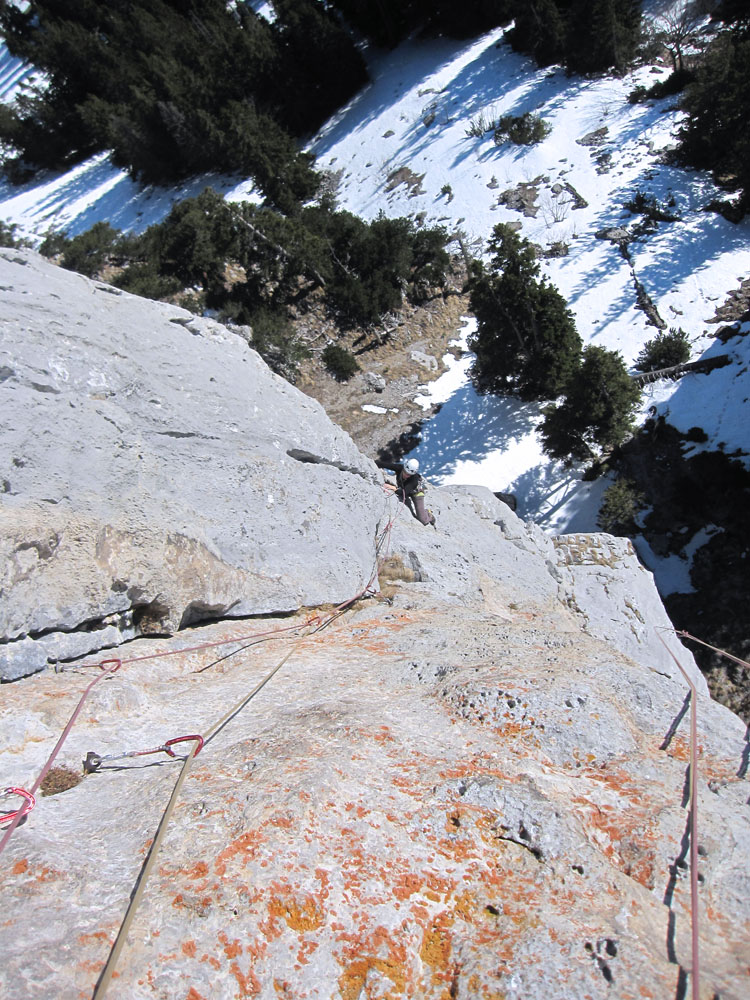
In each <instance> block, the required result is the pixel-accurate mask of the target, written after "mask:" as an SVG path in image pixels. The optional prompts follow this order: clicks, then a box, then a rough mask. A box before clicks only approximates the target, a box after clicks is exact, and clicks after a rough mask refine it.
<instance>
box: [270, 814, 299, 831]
mask: <svg viewBox="0 0 750 1000" xmlns="http://www.w3.org/2000/svg"><path fill="white" fill-rule="evenodd" d="M294 823H295V821H294V819H292V817H291V816H290V815H289V813H280V812H277V813H274V814H273V816H271V817H270V818H269V820H268V825H269V826H275V827H278V828H279V829H280V830H291V829H292V827H293V826H294Z"/></svg>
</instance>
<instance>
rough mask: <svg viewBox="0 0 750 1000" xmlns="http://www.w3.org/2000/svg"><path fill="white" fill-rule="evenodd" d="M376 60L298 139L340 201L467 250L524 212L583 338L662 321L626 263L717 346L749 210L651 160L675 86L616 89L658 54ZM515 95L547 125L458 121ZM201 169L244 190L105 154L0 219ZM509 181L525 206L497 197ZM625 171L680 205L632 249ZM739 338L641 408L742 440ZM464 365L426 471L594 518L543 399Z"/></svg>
mask: <svg viewBox="0 0 750 1000" xmlns="http://www.w3.org/2000/svg"><path fill="white" fill-rule="evenodd" d="M370 63H371V74H372V78H373V82H372V83H371V84H370V85H369V86H368V87H367V88H366V89H365V90H364V91H363V92H362V93H360V94H359V95H358V96H357V97H356V98H355V99H354V100H353V101H352V102H351V103H350V105H349V106H348V107H346V108H344V109H342V111H341V112H340V113H339V114H338V115H336V116H335V118H334V119H332V120H331V121H330V122H329V123H327V125H326V126H325V127H324V128H323V129H322V130H321V132H320V133H319V134H318V135H317V136H315V137H314V139H313V140H312V141H311V143H310V149H311V150H312V151H313V152H314V153H315V154H316V156H317V157H318V165H319V167H320V168H321V169H324V170H328V171H330V172H331V173H332V174H333V175H337V176H338V198H339V204H340V206H341V207H342V208H346V209H348V210H350V211H352V212H355V213H357V214H358V215H361V216H363V217H365V218H373V217H375V216H376V215H377V214H378V213H379V212H381V211H383V212H385V213H386V214H387V215H389V216H396V215H409V216H411V217H413V218H415V219H417V220H420V221H423V222H424V223H425V224H440V225H443V226H445V227H446V228H447V229H448V230H449V231H450V232H452V233H455V234H457V235H458V234H460V235H461V238H462V239H463V240H464V241H465V242H466V243H468V244H469V245H470V246H471V247H472V249H473V250H474V251H475V252H477V253H479V252H481V250H482V246H483V242H484V241H485V240H486V238H487V236H488V235H489V234H490V233H491V231H492V228H493V226H494V225H495V224H496V223H498V222H516V223H520V224H521V225H522V230H521V232H522V235H524V236H526V237H527V238H529V239H531V240H533V241H534V242H535V243H537V244H539V245H540V246H541V247H546V246H548V245H550V244H552V243H565V244H566V245H567V246H568V254H567V256H564V257H559V258H554V259H546V260H545V261H543V271H544V273H545V274H547V275H548V277H549V278H550V280H551V281H552V282H554V284H555V285H556V286H557V287H558V288H559V289H560V291H561V292H562V294H563V295H564V296H565V298H566V299H567V301H568V303H569V305H570V308H571V309H572V311H573V313H574V315H575V317H576V322H577V325H578V329H579V332H580V334H581V337H582V338H583V340H584V343H587V344H597V345H601V346H604V347H607V348H610V349H616V350H619V351H620V352H621V353H622V355H623V357H624V358H625V360H626V362H627V363H628V364H631V363H632V362H633V360H634V358H635V357H636V356H637V354H638V353H639V351H640V349H641V347H642V346H643V344H644V343H645V342H646V341H647V340H649V339H651V338H652V337H653V336H654V335H655V333H656V328H655V327H654V326H653V325H650V324H649V322H648V318H647V316H646V314H645V313H644V312H643V311H642V310H640V309H639V308H638V307H637V304H636V289H635V281H634V279H635V278H637V279H638V281H639V282H640V283H641V284H642V285H643V287H644V288H645V290H646V292H647V293H648V295H649V296H650V297H651V299H652V300H653V303H654V305H655V307H656V309H657V311H658V313H659V315H660V316H661V318H662V319H663V321H664V323H665V324H666V325H667V326H679V327H681V328H682V329H683V330H685V331H686V332H687V333H688V334H689V336H690V340H691V342H692V345H693V360H695V359H697V358H699V357H702V356H704V355H711V354H713V353H716V352H717V350H718V348H717V346H716V342H715V340H714V333H715V331H716V329H717V327H718V326H719V325H720V324H718V323H717V320H716V316H715V310H716V308H717V307H718V306H719V305H721V304H722V303H723V302H724V300H725V298H726V296H727V294H728V293H729V292H730V291H731V290H733V289H735V288H736V287H737V285H738V282H739V281H740V280H741V279H744V278H746V277H748V276H750V219H745V220H744V221H743V222H741V223H740V224H738V225H733V224H732V223H730V222H728V221H726V220H725V219H724V218H722V217H721V216H720V215H717V214H715V213H713V212H707V211H705V207H706V205H707V204H708V203H709V202H710V201H711V200H712V199H713V198H716V197H720V196H721V192H719V191H718V190H717V189H716V188H715V187H714V185H713V184H712V182H711V180H710V178H708V177H707V176H706V175H705V174H702V173H698V172H691V171H685V170H680V169H677V168H675V167H673V166H668V165H666V164H665V163H664V162H663V159H662V156H661V154H662V153H663V151H664V150H665V149H666V148H668V147H669V146H670V145H673V144H674V142H675V135H676V131H677V128H678V127H679V123H680V117H681V115H680V112H678V111H677V110H675V108H674V107H673V102H672V101H670V100H665V101H660V102H649V103H648V104H636V105H631V104H629V103H628V100H627V97H628V94H629V93H630V91H631V90H632V89H633V88H634V87H635V86H636V85H638V84H650V83H652V82H654V81H655V80H657V79H659V78H661V77H663V76H665V75H666V74H667V72H668V69H667V68H665V67H649V66H644V67H641V68H639V69H637V70H636V71H634V72H633V73H631V74H629V75H627V76H625V77H623V78H621V79H615V78H610V77H602V78H597V79H583V78H579V77H567V76H566V75H565V74H564V72H563V71H562V70H560V69H554V68H548V69H544V70H540V69H538V68H537V67H536V66H535V65H534V64H533V63H532V62H531V61H530V60H529V59H527V58H525V57H523V56H520V55H518V54H517V53H514V52H512V51H511V49H510V47H509V46H508V45H507V44H506V43H505V41H504V35H503V31H502V29H498V30H496V31H493V32H490V33H488V34H486V35H484V36H482V37H480V38H478V39H475V40H473V41H469V42H458V41H450V40H446V39H438V40H434V41H429V42H425V41H419V42H417V41H411V42H407V43H405V44H404V45H402V46H400V47H399V48H398V49H396V50H395V51H393V52H390V53H386V54H383V53H375V54H372V55H371V58H370ZM0 69H3V70H7V71H6V72H2V74H0V79H2V80H4V81H5V83H6V99H7V95H9V94H10V93H12V91H13V90H14V89H15V87H16V86H17V85H18V81H19V79H20V78H21V76H22V74H21V71H20V68H19V67H18V66H13V65H12V61H9V60H8V57H7V54H6V59H5V62H3V63H2V66H1V67H0ZM526 111H531V112H534V113H536V114H538V115H540V116H541V117H542V118H543V119H544V120H545V121H546V122H547V123H548V124H549V125H550V126H551V131H550V133H549V135H548V137H547V138H546V139H545V140H544V141H543V142H541V143H540V144H538V145H536V146H531V147H525V146H515V145H512V144H510V143H506V144H504V145H501V146H496V145H495V144H494V142H493V139H492V132H491V131H486V132H485V133H484V134H483V135H482V136H480V137H476V136H474V137H472V136H469V135H468V134H467V133H468V132H469V130H470V129H472V125H474V126H477V125H478V124H479V123H480V122H482V121H483V122H484V123H489V122H490V121H492V120H496V119H497V118H499V117H500V116H502V115H507V114H512V115H520V114H522V113H524V112H526ZM474 131H476V128H474ZM206 184H211V185H213V186H214V187H216V188H217V189H218V190H220V191H223V192H224V194H225V196H226V197H228V198H231V199H240V198H245V197H252V186H251V184H249V183H248V182H243V181H238V179H237V178H226V177H219V176H208V177H201V178H197V179H196V180H195V181H193V182H191V183H190V184H185V185H182V186H181V187H179V188H176V189H169V190H166V189H161V190H160V189H154V188H148V189H145V190H142V189H140V188H138V186H137V185H135V184H134V183H133V182H132V181H131V180H129V179H128V178H127V177H126V176H125V175H124V174H123V173H122V172H120V171H118V170H116V169H115V168H113V167H112V166H111V164H109V163H108V161H107V158H106V156H99V157H96V158H94V159H92V160H90V161H89V162H87V163H85V164H82V165H80V166H78V167H76V168H75V169H73V170H71V171H70V172H68V173H67V174H64V175H60V176H47V177H44V178H38V179H37V180H35V181H34V182H33V183H30V184H28V185H25V186H24V187H23V188H21V189H15V188H11V187H9V186H8V185H7V183H3V184H2V185H1V186H0V219H3V220H5V221H8V222H15V223H17V224H18V225H19V227H20V229H21V231H22V232H23V233H25V234H26V235H28V236H30V237H32V238H35V239H37V240H38V239H39V238H41V235H42V234H43V233H44V232H45V231H46V230H47V229H49V228H51V227H54V228H65V229H67V230H68V233H69V234H70V235H74V234H76V233H79V232H82V231H84V230H85V229H87V228H88V227H89V226H91V225H92V224H93V223H94V222H96V221H97V220H100V219H105V220H107V221H109V222H110V223H111V224H112V225H115V226H117V227H119V228H122V229H127V230H136V231H140V230H142V229H143V228H145V226H146V225H148V224H150V223H152V222H154V221H158V220H159V219H161V218H162V217H163V216H164V214H165V213H166V212H167V211H168V210H169V208H170V206H171V204H172V203H173V202H174V201H175V200H178V199H180V198H183V197H187V196H191V195H194V194H196V193H197V192H198V191H200V190H201V189H202V188H203V187H204V186H206ZM519 185H526V188H525V193H526V195H527V202H528V203H530V205H531V207H530V209H528V210H527V211H528V212H530V213H533V214H523V213H522V212H521V211H519V210H515V209H513V208H509V207H508V206H507V205H506V204H503V203H502V196H503V193H504V192H506V191H509V190H513V189H516V188H518V186H519ZM532 189H533V190H532ZM636 191H641V192H643V193H645V194H647V195H653V196H654V197H656V198H657V199H658V201H659V202H660V203H667V202H670V203H671V204H672V211H673V212H674V213H675V214H676V215H677V216H678V217H679V219H678V221H674V222H670V223H667V222H662V223H659V224H658V227H657V229H656V230H655V231H653V232H651V233H649V234H647V235H643V236H641V237H639V238H638V239H636V240H635V241H634V242H631V243H630V246H629V251H630V256H631V260H630V261H628V260H626V259H625V257H624V256H623V255H622V254H621V253H620V250H619V248H618V246H617V245H616V244H614V243H613V242H611V241H608V240H606V239H601V238H597V236H596V233H597V232H601V231H602V230H606V229H608V228H612V227H632V226H633V225H634V224H635V223H636V222H637V221H638V218H639V217H638V216H636V215H633V214H632V213H630V212H629V211H627V210H626V209H625V208H624V204H625V203H626V202H627V201H629V200H630V199H631V198H632V197H633V195H634V194H635V193H636ZM464 332H465V331H464ZM458 335H459V331H457V336H458ZM749 339H750V338H744V340H743V339H740V338H736V339H735V340H733V341H730V343H729V344H727V345H719V347H720V349H721V352H722V353H729V354H730V355H731V356H732V357H733V359H734V360H735V361H736V362H737V364H735V365H733V366H731V367H727V368H724V369H721V370H719V371H717V372H714V373H712V374H711V375H710V376H705V375H704V376H692V377H690V378H688V379H683V380H682V381H680V382H678V383H671V382H669V383H657V384H656V385H654V386H650V387H648V388H647V389H646V391H645V393H644V401H643V410H644V413H645V412H646V411H648V410H649V409H650V408H651V407H656V411H657V412H659V413H664V414H665V415H667V416H668V419H669V420H670V421H671V422H673V423H674V424H675V426H677V427H678V428H679V429H680V430H687V429H688V428H689V427H692V426H694V425H699V426H701V427H702V428H703V429H704V430H705V432H706V434H707V435H708V441H707V443H706V447H712V448H713V447H717V446H719V444H721V445H722V447H723V448H724V449H725V450H726V451H727V452H728V453H735V452H740V453H741V454H742V455H743V457H744V458H745V459H746V460H747V456H748V451H749V449H748V438H747V431H746V427H747V425H748V399H747V396H748V392H747V390H745V389H744V386H743V383H744V380H746V379H747V375H746V371H747V365H748V362H749V361H750V357H748V354H750V343H747V341H748V340H749ZM467 367H468V365H467V363H466V360H464V361H463V362H459V366H458V368H456V369H455V370H454V371H452V372H451V373H449V376H446V377H445V379H444V380H443V381H441V382H440V383H438V384H437V385H435V386H434V387H433V389H432V391H433V392H437V393H440V394H441V395H440V399H441V401H442V402H443V403H444V406H443V408H442V410H441V412H440V413H439V414H438V415H437V416H436V417H434V418H432V420H431V421H429V423H428V424H427V425H426V427H425V432H424V438H423V442H422V444H421V445H420V446H419V449H418V455H419V457H420V458H422V460H423V463H424V467H425V469H426V471H427V472H428V474H429V475H430V477H431V478H432V479H433V480H435V481H437V482H443V483H447V482H458V481H460V482H474V483H481V484H483V485H488V486H491V487H492V488H493V489H502V490H513V491H514V492H515V493H516V494H517V495H518V496H519V500H520V502H521V507H520V510H521V512H522V513H524V514H525V516H528V517H532V518H534V519H535V520H537V521H539V522H540V523H542V524H544V526H545V527H547V528H549V529H551V530H556V531H565V530H585V529H590V528H593V527H594V521H595V513H596V507H597V504H598V500H599V497H600V495H601V492H602V489H603V487H604V486H605V485H606V483H601V482H600V483H596V484H593V485H591V484H588V485H584V484H581V483H580V482H579V480H578V478H577V475H576V474H575V473H571V472H570V471H565V470H563V469H562V468H561V467H559V466H556V465H550V463H549V462H548V461H547V460H546V459H545V458H544V457H543V456H542V454H541V450H540V447H539V442H538V439H537V437H536V435H535V433H534V429H535V427H536V425H537V424H538V422H539V408H538V407H532V406H528V405H521V404H518V403H516V402H514V401H512V400H500V399H488V398H478V397H477V396H476V395H475V394H474V392H473V390H472V388H471V386H470V385H469V384H468V381H467V379H466V374H465V372H466V368H467Z"/></svg>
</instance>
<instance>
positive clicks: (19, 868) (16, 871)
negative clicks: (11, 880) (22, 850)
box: [11, 858, 29, 875]
mask: <svg viewBox="0 0 750 1000" xmlns="http://www.w3.org/2000/svg"><path fill="white" fill-rule="evenodd" d="M28 870H29V862H28V859H27V858H22V859H21V860H20V861H16V863H15V864H14V865H13V867H12V868H11V872H12V873H13V875H24V874H25V873H26V872H27V871H28Z"/></svg>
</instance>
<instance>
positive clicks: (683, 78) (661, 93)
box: [628, 69, 695, 104]
mask: <svg viewBox="0 0 750 1000" xmlns="http://www.w3.org/2000/svg"><path fill="white" fill-rule="evenodd" d="M694 76H695V73H693V72H692V70H689V69H676V70H675V71H674V72H673V73H670V74H669V76H668V77H667V78H666V80H657V82H656V83H655V84H653V86H651V87H644V86H643V85H640V86H638V87H636V88H635V89H634V90H631V92H630V93H629V94H628V102H629V103H630V104H643V103H644V102H645V101H650V100H654V101H658V100H659V99H661V98H663V97H673V96H674V95H675V94H679V93H680V92H681V91H683V90H684V89H685V87H687V85H688V84H689V83H690V81H691V80H692V79H693V78H694Z"/></svg>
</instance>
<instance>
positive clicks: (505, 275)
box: [469, 224, 581, 400]
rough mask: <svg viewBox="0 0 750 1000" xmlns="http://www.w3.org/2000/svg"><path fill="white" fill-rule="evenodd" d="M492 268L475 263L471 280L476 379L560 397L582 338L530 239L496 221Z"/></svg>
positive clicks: (492, 387) (481, 385)
mask: <svg viewBox="0 0 750 1000" xmlns="http://www.w3.org/2000/svg"><path fill="white" fill-rule="evenodd" d="M489 250H490V252H491V254H492V259H491V263H490V269H489V270H487V269H486V268H485V267H484V266H483V265H482V264H480V263H478V262H474V263H473V264H472V273H471V278H470V283H469V288H470V294H471V298H470V301H471V309H472V312H473V313H474V315H475V316H476V318H477V332H476V334H475V335H474V337H473V338H472V339H471V341H470V347H471V349H472V350H473V351H474V352H475V354H476V360H475V362H474V365H473V369H472V379H473V381H474V383H475V385H476V386H477V388H478V389H479V390H480V391H483V392H496V393H500V392H509V391H515V392H517V393H518V394H519V395H520V396H521V398H522V399H528V400H532V399H552V398H554V397H555V396H557V395H558V394H559V392H560V390H561V389H562V387H563V385H564V384H565V382H566V380H567V378H568V377H569V375H570V374H571V372H572V371H573V370H574V368H575V366H576V365H577V363H578V359H579V356H580V351H581V339H580V337H579V336H578V333H577V331H576V328H575V322H574V320H573V317H572V315H571V314H570V312H569V310H568V308H567V306H566V304H565V300H564V299H563V297H562V296H561V295H560V293H559V292H558V291H557V289H556V288H554V287H553V286H552V285H550V284H548V283H547V281H546V280H542V281H539V280H538V278H539V264H538V263H537V261H536V258H535V255H534V250H533V248H532V246H531V244H530V243H529V242H528V240H525V239H522V238H521V237H519V236H518V234H517V233H516V232H515V231H514V230H513V229H511V228H510V227H509V226H507V225H504V224H500V225H497V226H495V229H494V230H493V236H492V239H491V240H490V242H489Z"/></svg>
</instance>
